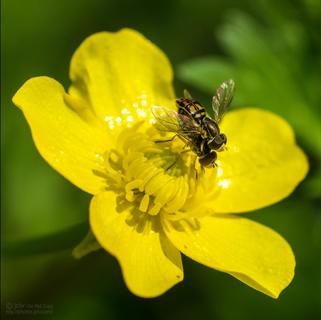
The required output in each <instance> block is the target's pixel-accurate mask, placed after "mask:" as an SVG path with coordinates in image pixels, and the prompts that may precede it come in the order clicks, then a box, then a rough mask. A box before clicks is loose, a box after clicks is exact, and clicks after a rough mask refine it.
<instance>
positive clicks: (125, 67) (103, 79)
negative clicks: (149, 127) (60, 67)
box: [70, 29, 175, 128]
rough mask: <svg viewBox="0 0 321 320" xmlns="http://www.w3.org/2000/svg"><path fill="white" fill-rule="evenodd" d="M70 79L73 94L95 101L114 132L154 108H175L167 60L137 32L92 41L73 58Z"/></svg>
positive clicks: (111, 34) (107, 34) (97, 36)
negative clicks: (157, 106)
mask: <svg viewBox="0 0 321 320" xmlns="http://www.w3.org/2000/svg"><path fill="white" fill-rule="evenodd" d="M70 78H71V80H72V81H73V84H72V86H71V87H70V93H71V94H72V95H74V96H78V97H81V98H82V99H84V100H86V101H90V105H92V107H93V109H94V111H95V113H96V115H97V116H98V117H99V118H100V119H101V120H104V121H106V122H107V123H108V124H109V126H110V127H111V128H114V127H117V125H119V124H126V123H128V122H133V121H135V120H137V119H138V120H139V119H142V118H145V117H146V116H148V115H149V114H150V108H151V106H153V105H161V106H167V107H175V97H174V92H173V88H172V79H173V73H172V68H171V65H170V63H169V61H168V59H167V57H166V56H165V55H164V53H163V52H162V51H161V50H160V49H158V48H157V47H156V46H155V45H154V44H153V43H151V42H150V41H149V40H147V39H146V38H145V37H144V36H143V35H141V34H140V33H138V32H137V31H134V30H131V29H122V30H120V31H119V32H115V33H114V32H101V33H97V34H94V35H92V36H90V37H89V38H87V39H86V40H85V41H84V42H83V43H82V44H81V46H80V47H79V48H78V49H77V50H76V52H75V54H74V56H73V58H72V61H71V66H70Z"/></svg>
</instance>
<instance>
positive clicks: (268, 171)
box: [208, 108, 308, 213]
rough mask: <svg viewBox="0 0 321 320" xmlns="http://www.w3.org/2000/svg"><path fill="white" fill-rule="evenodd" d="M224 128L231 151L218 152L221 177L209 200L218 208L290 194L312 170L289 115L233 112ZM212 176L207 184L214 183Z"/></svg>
mask: <svg viewBox="0 0 321 320" xmlns="http://www.w3.org/2000/svg"><path fill="white" fill-rule="evenodd" d="M221 131H222V132H224V133H225V134H226V136H227V139H228V142H227V151H223V152H220V153H219V154H218V159H219V161H218V164H219V167H218V169H217V177H218V178H217V179H216V186H217V187H218V188H216V189H215V192H214V193H213V196H212V197H211V198H209V200H208V205H209V206H210V207H211V208H212V209H213V210H214V211H215V212H219V213H223V212H226V213H231V212H235V213H236V212H245V211H250V210H254V209H258V208H261V207H265V206H267V205H270V204H272V203H275V202H277V201H280V200H281V199H283V198H285V197H287V196H288V195H289V194H290V193H291V192H292V191H293V190H294V188H295V187H296V186H297V185H298V183H299V182H300V181H301V180H302V179H303V178H304V177H305V175H306V173H307V171H308V162H307V158H306V156H305V154H304V153H303V152H302V150H301V149H300V148H299V147H298V146H297V145H296V144H295V139H294V133H293V131H292V129H291V127H290V126H289V124H288V123H287V122H285V120H283V119H282V118H280V117H279V116H277V115H275V114H273V113H271V112H268V111H263V110H260V109H254V108H253V109H252V108H248V109H242V110H239V111H233V112H230V113H228V114H227V115H226V116H225V118H224V120H223V122H222V124H221ZM214 180H215V179H213V177H212V179H211V178H210V177H209V179H208V184H209V185H211V186H212V185H213V181H214Z"/></svg>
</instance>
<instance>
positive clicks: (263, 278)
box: [163, 215, 295, 298]
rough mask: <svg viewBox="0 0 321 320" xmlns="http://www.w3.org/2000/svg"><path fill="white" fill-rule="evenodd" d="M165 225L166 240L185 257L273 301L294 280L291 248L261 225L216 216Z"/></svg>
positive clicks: (228, 216)
mask: <svg viewBox="0 0 321 320" xmlns="http://www.w3.org/2000/svg"><path fill="white" fill-rule="evenodd" d="M163 224H164V225H165V226H164V230H165V232H166V234H167V236H168V237H169V239H170V240H171V241H172V243H173V244H174V245H175V247H176V248H178V249H179V250H180V251H181V252H182V253H184V254H185V255H187V256H188V257H190V258H192V259H193V260H195V261H197V262H199V263H202V264H204V265H206V266H208V267H211V268H214V269H217V270H219V271H223V272H227V273H229V274H231V275H232V276H234V277H235V278H237V279H239V280H241V281H242V282H244V283H246V284H247V285H248V286H250V287H252V288H254V289H256V290H258V291H261V292H263V293H265V294H267V295H269V296H271V297H272V298H277V297H278V296H279V294H280V292H281V291H282V290H283V289H284V288H286V287H287V286H288V285H289V283H290V282H291V280H292V278H293V275H294V267H295V259H294V256H293V253H292V250H291V248H290V246H289V245H288V243H287V242H286V241H285V240H284V239H283V238H282V237H281V236H280V235H279V234H277V233H276V232H275V231H273V230H271V229H269V228H267V227H265V226H263V225H261V224H259V223H256V222H254V221H251V220H248V219H245V218H240V217H235V216H231V215H217V216H208V217H204V218H200V219H199V220H195V221H189V222H187V221H180V222H175V223H170V222H168V221H163Z"/></svg>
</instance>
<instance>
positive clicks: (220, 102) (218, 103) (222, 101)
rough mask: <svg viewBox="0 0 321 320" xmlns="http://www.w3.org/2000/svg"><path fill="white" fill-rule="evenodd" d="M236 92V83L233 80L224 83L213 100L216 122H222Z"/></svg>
mask: <svg viewBox="0 0 321 320" xmlns="http://www.w3.org/2000/svg"><path fill="white" fill-rule="evenodd" d="M234 90H235V83H234V81H233V80H232V79H230V80H227V81H224V82H223V83H222V84H221V85H220V86H219V88H218V89H217V90H216V93H215V95H214V97H213V99H212V108H213V112H214V120H215V121H216V122H220V121H221V120H222V117H223V114H224V113H225V111H226V109H227V107H228V106H229V105H230V104H231V102H232V99H233V95H234Z"/></svg>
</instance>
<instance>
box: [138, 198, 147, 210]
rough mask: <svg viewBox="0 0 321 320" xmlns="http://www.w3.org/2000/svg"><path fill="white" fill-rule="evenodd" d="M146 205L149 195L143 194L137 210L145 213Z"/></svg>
mask: <svg viewBox="0 0 321 320" xmlns="http://www.w3.org/2000/svg"><path fill="white" fill-rule="evenodd" d="M148 205H149V195H148V194H145V195H144V196H143V199H142V201H141V202H140V205H139V210H140V211H142V212H146V211H147V209H148Z"/></svg>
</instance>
